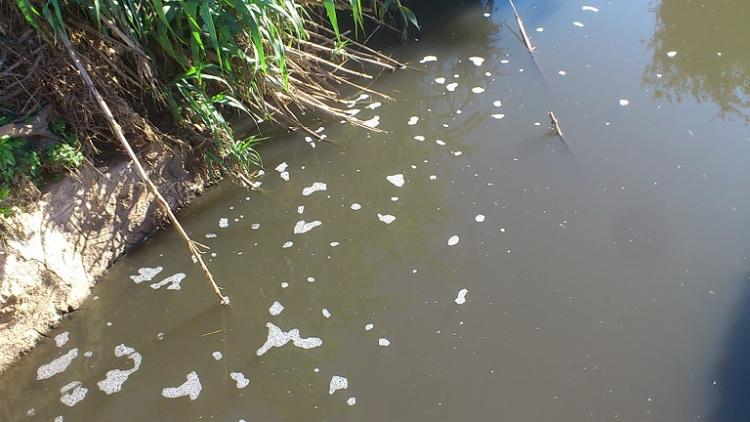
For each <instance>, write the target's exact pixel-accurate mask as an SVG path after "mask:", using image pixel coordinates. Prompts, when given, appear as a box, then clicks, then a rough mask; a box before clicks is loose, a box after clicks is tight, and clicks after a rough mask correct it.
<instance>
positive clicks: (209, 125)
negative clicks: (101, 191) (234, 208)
mask: <svg viewBox="0 0 750 422" xmlns="http://www.w3.org/2000/svg"><path fill="white" fill-rule="evenodd" d="M363 3H365V4H363ZM17 6H18V10H19V12H20V13H21V14H22V15H23V16H24V17H25V19H26V20H27V22H28V23H29V24H30V25H32V26H33V27H34V28H36V30H37V31H39V32H40V33H42V34H46V36H48V37H49V38H54V33H55V31H56V29H58V28H60V29H62V30H64V31H71V29H72V28H73V27H71V26H70V25H71V23H72V22H76V25H77V27H76V28H75V29H76V30H81V29H82V28H81V25H83V26H87V27H88V29H92V28H93V29H95V30H96V31H98V32H99V33H101V34H102V35H103V36H104V37H103V39H105V40H106V39H111V40H117V42H118V43H120V44H125V45H128V46H130V49H131V50H133V51H134V52H136V53H138V54H135V55H134V56H135V57H142V58H141V60H140V62H138V61H136V62H130V63H122V64H123V65H124V66H130V67H131V68H133V70H134V72H135V73H138V74H140V75H146V78H149V79H150V80H149V83H150V85H149V86H151V87H152V88H150V89H149V90H148V91H147V92H145V93H144V94H145V95H146V96H147V97H149V98H150V100H151V102H152V103H153V104H160V105H164V107H165V108H168V110H169V111H170V113H171V116H172V119H173V120H174V121H175V122H178V123H179V124H181V125H183V126H184V127H186V128H190V129H191V130H197V131H198V132H200V133H204V134H208V135H210V138H211V139H212V144H211V147H210V148H208V150H207V155H208V156H209V157H210V158H211V160H212V162H213V163H215V164H216V165H218V166H219V167H220V168H221V169H222V170H224V171H225V172H226V173H229V174H231V173H232V172H243V173H248V172H249V171H250V169H251V168H253V167H254V166H262V162H261V160H260V156H259V155H258V154H257V152H256V151H255V148H254V146H255V144H256V143H257V138H256V137H255V136H253V137H249V138H238V137H236V136H235V134H234V133H233V131H232V128H231V127H230V125H229V124H228V122H227V119H228V117H237V116H239V115H246V116H247V118H251V119H253V120H255V121H259V120H262V119H268V118H269V117H270V114H271V113H270V111H269V108H270V107H271V105H273V110H285V112H286V113H291V111H288V110H289V109H290V107H288V106H289V104H295V105H301V103H299V102H297V100H298V99H300V98H302V97H303V94H308V93H309V92H313V96H315V95H318V94H316V93H315V92H316V91H315V89H311V88H310V87H311V86H313V88H314V86H315V84H316V83H317V79H316V78H320V76H310V74H307V72H306V71H305V69H311V70H315V71H316V72H315V73H316V74H320V73H321V72H320V71H323V72H326V71H327V72H330V73H331V76H332V75H333V73H334V72H336V70H335V69H333V70H332V69H320V67H321V65H320V64H319V63H317V62H312V61H308V60H306V59H305V57H306V56H305V55H304V53H300V51H302V50H303V49H302V48H301V47H300V46H299V44H298V42H299V41H313V42H315V43H321V42H325V41H322V40H321V38H320V37H314V38H313V37H311V29H310V28H311V26H310V25H309V23H310V22H311V21H312V20H313V19H314V15H315V14H317V13H318V12H319V11H324V12H325V16H327V19H328V24H329V25H330V26H331V27H332V29H333V31H334V33H335V38H336V39H334V40H331V44H332V45H331V47H332V48H334V51H336V52H338V51H341V50H342V49H346V48H348V47H347V42H346V41H344V40H343V39H342V34H341V28H340V23H339V18H340V16H343V15H345V14H346V15H351V19H352V20H353V27H354V32H355V37H356V36H361V35H362V34H364V31H365V20H366V18H367V16H370V17H371V18H372V19H380V20H385V19H387V18H388V16H389V15H390V14H391V13H393V15H396V16H401V18H402V19H403V22H404V24H405V25H404V28H407V27H408V26H409V24H411V25H413V26H417V20H416V17H415V16H414V13H413V12H412V11H411V10H410V9H408V8H407V7H406V6H404V5H403V4H402V3H401V0H364V1H363V0H338V1H334V0H317V1H312V0H309V1H306V0H117V1H115V0H67V1H65V0H44V1H33V0H17ZM80 22H83V23H82V24H81V23H80ZM417 27H418V26H417ZM105 37H106V38H105ZM292 53H293V54H292ZM318 54H320V53H318ZM331 56H332V57H327V58H326V60H337V59H341V58H342V56H340V55H338V54H335V53H334V54H331ZM323 75H324V76H322V78H324V79H325V78H326V77H328V76H326V75H325V73H323ZM304 98H305V99H307V97H304ZM318 99H319V98H318V97H314V101H305V102H304V105H305V106H306V107H311V106H313V107H315V106H318V107H321V108H322V109H325V108H326V107H327V105H326V104H328V103H327V102H326V101H329V102H331V101H332V102H335V99H333V98H323V99H320V104H324V105H318V102H317V101H318ZM61 148H62V147H61ZM55 156H56V157H60V159H67V160H68V161H70V159H71V158H70V157H69V156H70V151H63V150H60V151H58V152H56V153H55ZM63 157H68V158H63Z"/></svg>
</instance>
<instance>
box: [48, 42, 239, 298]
mask: <svg viewBox="0 0 750 422" xmlns="http://www.w3.org/2000/svg"><path fill="white" fill-rule="evenodd" d="M57 36H58V37H59V38H60V39H61V40H62V42H63V44H64V45H65V48H66V50H68V54H70V58H71V60H72V61H73V64H74V65H75V67H76V69H78V72H79V74H80V75H81V78H82V79H83V81H84V83H85V84H86V86H87V87H88V89H89V91H90V92H91V95H92V96H93V97H94V99H95V100H96V102H97V104H98V105H99V108H100V109H101V112H102V114H104V117H105V119H106V120H107V122H108V123H109V125H110V127H111V129H112V132H114V134H115V136H116V137H117V139H118V140H119V141H120V144H121V145H122V147H123V149H124V150H125V152H126V153H127V154H128V156H129V157H130V160H131V161H132V162H133V165H134V166H135V168H136V170H137V172H138V175H139V176H140V178H141V180H143V182H144V183H145V184H146V187H147V188H148V190H149V191H150V192H151V194H153V195H154V197H155V198H156V200H157V202H158V203H159V205H160V206H161V207H162V208H163V209H164V212H165V213H166V214H167V216H168V217H169V220H170V221H171V222H172V224H173V225H174V226H175V228H176V229H177V232H178V233H179V234H180V236H181V237H182V238H183V240H185V242H186V243H187V246H188V251H190V253H191V255H192V256H193V257H195V260H196V261H197V262H198V264H200V266H201V269H202V270H203V272H204V273H205V274H206V277H207V278H208V281H209V283H210V284H211V287H212V289H213V291H214V293H216V296H218V297H219V300H220V302H221V304H223V305H229V297H228V296H224V295H223V294H222V293H221V290H219V286H217V285H216V281H214V277H213V275H212V274H211V271H209V269H208V267H207V266H206V263H205V262H204V261H203V258H202V257H201V254H202V252H201V251H200V250H199V249H198V246H197V245H198V243H196V242H195V241H193V240H192V239H191V238H190V236H188V234H187V232H185V229H183V228H182V225H181V224H180V222H179V220H177V217H176V216H175V215H174V213H173V212H172V208H171V207H170V206H169V203H168V202H167V200H166V199H164V197H163V196H162V195H161V193H160V192H159V189H158V188H157V187H156V185H155V184H154V182H152V181H151V178H149V177H148V174H147V173H146V170H145V169H144V168H143V165H142V164H141V162H140V160H139V159H138V156H137V155H136V154H135V151H133V148H131V146H130V143H129V142H128V140H127V139H125V134H124V133H123V132H122V128H121V127H120V124H119V123H117V121H116V120H115V118H114V116H113V115H112V111H111V110H110V108H109V106H108V105H107V102H106V101H104V98H103V97H102V95H101V94H100V93H99V90H98V89H97V88H96V86H95V85H94V82H93V80H91V77H90V76H89V74H88V72H87V71H86V68H85V67H84V66H83V64H82V63H81V60H80V59H79V57H78V54H77V53H76V51H75V49H73V45H72V44H71V42H70V39H68V36H67V34H65V32H63V31H62V30H60V29H58V30H57Z"/></svg>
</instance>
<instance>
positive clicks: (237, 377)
mask: <svg viewBox="0 0 750 422" xmlns="http://www.w3.org/2000/svg"><path fill="white" fill-rule="evenodd" d="M229 378H231V379H233V380H234V382H235V385H236V387H237V388H238V389H240V390H241V389H243V388H245V387H247V385H248V384H250V380H249V379H247V378H246V377H245V374H243V373H242V372H230V373H229Z"/></svg>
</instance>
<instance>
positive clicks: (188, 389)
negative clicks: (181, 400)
mask: <svg viewBox="0 0 750 422" xmlns="http://www.w3.org/2000/svg"><path fill="white" fill-rule="evenodd" d="M185 378H186V381H185V382H184V383H182V384H181V385H179V386H177V387H165V388H163V389H162V390H161V395H162V396H164V397H166V398H168V399H176V398H178V397H185V396H188V397H190V400H195V399H197V398H198V396H199V395H200V394H201V390H203V386H202V385H201V380H200V379H199V378H198V374H196V373H195V371H192V372H190V373H189V374H187V375H186V376H185Z"/></svg>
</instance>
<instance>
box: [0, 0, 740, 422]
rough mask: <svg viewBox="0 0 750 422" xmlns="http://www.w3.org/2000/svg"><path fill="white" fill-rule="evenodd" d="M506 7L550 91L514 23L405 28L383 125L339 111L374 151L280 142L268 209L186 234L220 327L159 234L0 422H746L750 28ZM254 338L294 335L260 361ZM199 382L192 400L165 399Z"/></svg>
mask: <svg viewBox="0 0 750 422" xmlns="http://www.w3.org/2000/svg"><path fill="white" fill-rule="evenodd" d="M451 3H452V2H451ZM518 3H519V5H518V6H519V9H520V11H521V14H522V15H523V17H524V20H525V22H526V25H527V26H528V29H529V32H530V33H531V35H532V37H533V41H534V43H535V44H536V46H537V49H538V50H537V53H536V56H537V58H538V63H539V65H540V66H541V71H542V72H540V71H539V70H538V69H537V68H536V66H535V64H534V62H533V61H532V60H531V59H530V57H529V55H528V54H527V53H526V52H525V50H524V49H523V46H522V44H521V43H520V41H519V40H518V39H517V38H516V37H515V36H514V35H513V34H512V33H511V31H510V30H509V28H508V27H506V26H504V24H507V25H508V26H509V27H510V28H512V29H513V30H515V23H514V19H513V18H512V15H511V14H510V11H509V8H508V7H507V6H506V4H505V2H503V1H500V2H498V3H497V4H495V5H494V6H492V5H488V6H481V5H467V6H463V7H460V8H459V7H456V6H455V5H454V6H453V7H452V8H451V12H450V13H442V14H438V13H437V12H435V11H429V10H421V11H418V14H420V16H422V17H423V18H422V22H423V24H424V27H425V30H424V32H423V33H422V34H421V35H420V38H421V39H420V41H419V42H412V43H408V44H406V45H404V46H403V47H400V48H396V49H393V50H392V52H393V54H394V55H395V56H397V57H399V58H401V59H403V60H408V61H409V62H410V63H412V64H413V65H414V66H415V68H416V69H417V70H416V71H407V72H397V73H394V74H388V75H384V76H383V77H382V79H381V80H380V81H379V82H378V83H377V84H376V86H375V87H376V88H377V89H379V90H381V91H383V92H386V93H388V94H390V95H392V96H394V97H396V98H398V102H397V103H387V102H385V101H384V104H383V105H382V106H381V107H379V108H376V109H374V110H373V109H368V108H365V107H366V106H367V105H368V104H370V103H371V102H372V101H371V100H367V101H363V102H361V103H360V104H358V105H357V106H356V108H360V109H362V111H361V112H360V114H359V116H360V117H362V118H364V119H370V118H372V117H373V116H375V115H379V116H380V126H379V128H381V129H385V130H387V131H388V132H389V133H388V134H376V133H366V132H364V131H362V130H359V129H354V128H350V127H346V126H344V125H341V124H339V123H337V122H326V123H325V124H324V126H326V129H325V133H326V134H327V135H328V137H329V139H331V140H333V141H334V142H336V144H335V145H334V144H328V143H324V144H319V145H318V146H317V148H315V149H312V148H310V147H309V146H308V145H307V144H306V143H305V142H304V141H303V136H294V137H290V138H288V139H280V140H277V141H275V142H273V143H270V144H268V145H267V146H265V147H264V150H263V155H264V158H265V162H266V165H267V167H268V170H269V174H268V175H267V176H266V177H265V178H264V179H263V185H262V192H252V193H248V192H245V191H243V190H241V189H239V188H237V187H235V186H232V185H230V184H228V183H226V184H222V185H220V186H218V187H217V188H215V189H213V190H211V191H210V192H208V193H207V194H206V195H205V196H203V197H202V198H200V199H199V200H198V201H197V202H196V204H195V205H193V206H192V207H191V208H190V209H188V210H187V211H186V212H184V213H183V214H182V220H183V222H184V223H185V225H186V226H187V227H188V228H189V229H190V231H191V233H192V234H193V235H194V236H195V237H196V238H200V239H201V241H203V242H204V243H206V244H208V245H210V246H211V248H212V252H213V253H215V254H216V255H215V256H213V257H212V258H211V261H210V266H211V268H212V270H213V271H214V272H215V274H216V276H217V278H218V280H219V281H220V284H221V285H223V287H225V288H226V291H227V293H228V294H229V295H230V296H231V298H232V306H231V307H230V308H224V307H221V306H217V305H216V303H215V298H214V297H213V296H212V294H211V292H210V291H209V289H208V287H207V286H206V284H205V281H204V280H203V277H202V275H201V273H200V272H199V271H198V270H197V268H196V267H195V266H194V265H192V264H191V263H190V260H189V258H188V257H186V256H185V253H184V250H183V245H182V243H181V241H180V240H179V238H178V237H177V236H176V235H175V234H174V233H173V232H172V231H168V232H163V233H159V234H157V235H155V236H153V238H152V239H151V240H149V241H148V243H146V245H145V246H143V247H142V248H140V249H138V251H136V252H135V253H134V254H132V255H131V256H128V257H127V258H124V259H122V260H121V261H120V262H119V263H118V264H117V265H116V266H115V267H114V268H113V269H112V271H111V272H110V273H109V274H108V276H107V277H105V279H104V280H102V282H101V283H100V285H99V286H98V287H97V289H96V290H95V292H94V294H96V295H98V298H94V299H90V300H89V301H88V302H87V303H86V304H85V306H84V307H83V309H82V310H80V311H79V312H76V313H74V314H73V315H72V316H71V317H70V318H68V319H67V321H66V322H65V323H64V324H63V325H62V326H61V327H59V328H58V329H56V330H55V331H54V332H53V333H52V334H53V336H54V335H58V334H61V333H64V332H68V333H69V341H68V342H67V343H66V344H64V345H62V347H57V346H56V345H55V342H54V341H53V340H52V339H50V341H48V342H47V343H46V344H43V345H41V346H40V347H39V348H37V349H36V350H34V351H33V353H31V355H29V356H27V357H26V358H24V359H23V360H22V361H21V363H20V364H19V365H18V366H17V367H16V368H14V369H13V370H11V371H10V372H9V373H7V374H6V375H4V376H3V377H2V378H0V419H2V420H12V421H16V420H30V421H34V420H39V421H50V420H54V418H56V417H58V416H62V417H64V421H90V420H123V421H125V420H154V421H156V420H158V421H184V420H198V419H204V420H218V421H238V420H241V419H244V420H246V421H298V420H299V421H307V420H310V421H313V420H314V421H323V420H325V421H459V420H466V421H480V420H481V421H499V420H509V421H540V420H556V421H580V420H596V421H598V420H616V419H619V420H626V421H635V420H637V421H688V420H720V421H736V420H748V418H750V400H749V399H748V398H749V397H750V340H749V339H750V285H749V284H748V283H749V281H748V273H749V272H750V263H749V262H748V258H747V257H748V251H749V250H750V189H748V185H749V183H748V182H750V166H748V163H750V133H749V132H748V127H747V120H748V116H749V115H748V110H749V109H748V107H747V106H748V94H749V93H750V82H749V81H750V50H749V49H748V48H747V40H748V39H750V26H748V25H747V16H749V15H750V3H748V2H746V1H745V0H717V1H710V2H709V1H704V2H699V1H690V0H662V1H648V0H612V1H608V2H604V1H591V2H579V1H544V2H531V1H519V2H518ZM584 5H587V6H595V7H596V8H598V11H594V10H592V9H591V8H586V10H583V9H582V6H584ZM446 7H448V6H446ZM486 12H487V13H491V15H490V16H489V17H485V16H483V14H484V13H486ZM430 13H433V14H434V15H430ZM576 22H577V23H576ZM537 28H540V29H539V30H537ZM541 28H543V31H541ZM673 52H674V53H673ZM428 55H434V56H436V57H437V61H434V62H426V63H423V64H420V63H419V61H420V60H421V59H422V58H423V57H425V56H428ZM473 56H476V57H481V58H483V59H484V61H483V63H481V65H479V66H477V65H475V63H473V62H472V61H470V60H469V58H470V57H473ZM473 61H474V62H476V63H479V62H480V60H477V59H474V60H473ZM506 61H507V62H506ZM485 72H489V73H487V74H486V73H485ZM560 72H563V73H562V74H561V73H560ZM454 74H455V75H458V76H456V77H454ZM438 77H444V78H446V79H447V80H446V81H445V83H443V84H439V83H436V82H435V81H434V80H435V78H438ZM452 82H457V83H458V86H457V87H456V88H455V90H454V91H448V90H447V89H446V87H447V85H448V84H450V83H452ZM473 87H481V88H484V89H485V91H484V92H482V93H474V92H472V88H473ZM494 101H501V102H502V105H501V106H499V107H496V106H495V105H493V102H494ZM498 104H499V103H498ZM621 104H622V105H621ZM625 104H627V105H625ZM459 110H460V113H459ZM550 110H553V111H555V113H556V114H557V115H558V117H559V118H560V121H561V123H562V128H563V130H564V131H565V134H566V138H567V141H568V145H567V148H566V146H565V145H564V144H563V143H561V141H560V140H559V139H558V138H556V137H552V136H547V135H546V128H545V126H546V125H547V122H548V119H547V117H546V116H547V112H548V111H550ZM493 114H494V115H495V116H494V117H493V116H492V115H493ZM501 114H502V115H504V117H503V118H501V119H498V117H500V115H501ZM410 116H417V117H418V118H419V120H418V121H417V122H416V124H414V125H410V124H408V123H409V121H410ZM415 136H423V137H424V141H419V140H415V139H414V137H415ZM420 139H421V138H420ZM437 140H442V141H444V143H445V145H438V143H436V142H437ZM282 162H286V163H288V169H287V171H288V172H289V181H284V180H283V179H282V178H281V177H280V176H279V173H278V172H277V171H275V170H274V168H275V167H276V166H277V165H279V164H280V163H282ZM398 174H402V175H403V179H404V183H403V186H402V187H397V186H396V185H394V184H393V183H391V182H390V181H389V180H387V179H386V176H389V175H390V176H393V175H398ZM392 181H393V182H394V183H395V184H397V185H400V184H401V183H400V178H399V177H393V178H392ZM314 182H321V183H325V184H326V190H325V191H318V192H315V193H312V194H310V195H309V196H304V195H303V189H304V188H305V187H309V186H312V185H313V183H314ZM354 203H357V204H360V206H361V209H359V210H353V209H352V205H353V204H354ZM299 206H304V210H303V211H302V214H301V215H300V214H299V213H298V207H299ZM355 208H357V207H356V206H355ZM378 214H381V217H382V219H383V220H386V221H388V217H387V216H388V215H392V216H395V220H394V221H392V222H391V223H390V224H386V223H384V222H382V221H380V219H379V218H378ZM480 215H481V217H480ZM222 218H226V219H227V223H228V226H227V227H220V225H223V224H220V220H221V219H222ZM300 220H304V222H305V223H310V222H314V221H320V222H321V223H322V224H321V225H320V226H317V227H313V226H314V224H313V225H308V226H307V227H305V228H307V229H310V230H309V232H307V233H304V234H294V233H293V229H294V227H295V225H296V224H297V222H298V221H300ZM477 220H480V221H477ZM253 224H258V225H259V226H254V225H253ZM303 224H304V223H303ZM300 227H301V228H302V224H300ZM303 229H304V228H303ZM209 233H215V234H216V237H210V238H204V236H205V235H206V234H209ZM453 236H458V243H457V244H455V245H453V246H450V245H449V242H450V243H454V242H455V238H453V241H449V239H451V238H452V237H453ZM288 241H292V242H293V245H292V246H291V247H288V248H284V247H283V246H282V245H284V244H285V243H286V242H288ZM157 266H161V267H163V271H161V273H159V274H158V275H157V276H155V277H154V278H153V280H151V281H148V282H146V281H144V282H142V283H140V284H136V283H134V282H133V281H132V280H131V279H130V277H129V276H131V275H134V274H137V273H138V270H139V268H142V267H157ZM176 273H185V274H186V275H187V276H186V277H185V279H184V280H183V281H182V282H181V284H180V286H181V289H180V290H169V289H167V287H168V286H169V285H168V284H167V285H165V286H162V287H161V288H159V289H153V288H151V287H149V285H150V284H152V283H156V282H158V281H160V280H162V279H164V278H166V277H167V276H171V275H173V274H176ZM311 277H312V278H314V282H310V281H308V280H313V279H311ZM284 286H286V287H284ZM462 289H466V290H468V292H465V291H464V292H462ZM464 294H465V302H464V303H460V304H459V303H457V302H463V301H462V300H460V299H461V298H460V296H463V295H464ZM275 301H278V302H279V303H280V304H281V305H282V306H283V311H282V312H281V313H280V314H278V315H271V313H270V312H269V308H270V307H271V306H272V305H273V304H274V302H275ZM278 308H279V307H278V306H275V307H274V309H273V310H274V312H273V313H277V311H278V310H279V309H278ZM324 313H326V314H328V315H329V317H328V318H326V317H325V316H324ZM269 322H270V323H272V324H274V326H272V327H271V329H272V330H275V327H276V326H277V327H279V328H280V330H282V331H284V332H286V331H288V330H292V329H293V328H296V329H299V332H298V333H295V332H291V333H288V336H287V337H289V338H284V336H285V335H283V334H282V335H279V336H277V338H276V340H278V341H279V342H283V340H289V342H288V344H286V345H284V346H283V347H280V348H270V350H267V351H265V350H260V351H259V350H258V349H259V348H261V347H262V346H263V345H264V343H265V342H266V340H267V338H268V334H269V328H268V327H267V326H266V324H267V323H269ZM370 323H371V324H373V328H372V329H371V330H367V329H366V328H365V326H366V324H370ZM295 334H296V335H297V336H296V338H292V337H295ZM316 338H317V339H319V340H317V339H316ZM381 339H382V340H381ZM61 340H62V338H61ZM61 342H62V341H61ZM320 342H322V344H320ZM293 343H294V344H293ZM120 344H124V345H126V346H128V347H130V348H132V349H134V350H130V349H127V348H125V347H120V348H119V349H117V350H116V346H118V345H120ZM385 344H388V345H387V346H385ZM269 346H270V345H269ZM298 346H301V347H298ZM74 348H75V349H77V351H76V352H69V351H70V350H72V349H74ZM85 352H91V353H90V354H89V353H85ZM116 352H117V353H118V354H119V357H118V356H115V353H116ZM214 352H220V353H221V357H220V359H218V360H217V359H216V358H215V357H214V356H213V355H214ZM260 352H265V353H263V354H262V355H261V356H258V353H260ZM66 354H68V355H67V356H68V357H70V356H72V355H76V357H75V358H73V359H72V362H71V363H70V365H69V366H68V367H67V368H66V370H64V371H63V372H61V373H57V374H55V375H52V376H51V377H49V378H47V379H43V380H37V379H36V378H37V373H38V368H39V367H40V366H42V365H43V364H46V363H49V362H50V361H52V360H53V359H56V358H58V357H60V356H63V355H66ZM218 356H219V355H218V354H216V357H218ZM134 365H136V367H137V368H138V369H137V370H136V371H134V372H132V373H130V372H128V371H127V370H128V369H130V368H133V367H134ZM52 369H54V368H52ZM114 369H120V370H121V371H122V372H115V373H110V374H109V376H108V375H107V371H110V370H114ZM51 372H55V371H54V370H52V371H51ZM192 372H194V373H195V376H197V378H198V379H199V382H200V385H201V387H202V389H201V391H200V393H199V394H196V391H195V389H193V390H191V389H190V386H191V385H192V387H195V386H196V385H197V383H193V384H188V385H186V386H185V387H186V388H185V389H184V390H185V391H181V390H180V389H176V390H175V389H172V390H170V389H167V390H166V391H163V389H165V388H169V387H178V386H180V385H181V384H183V383H185V382H186V379H187V378H186V376H188V374H190V373H192ZM232 373H235V374H232ZM236 373H241V374H236ZM42 375H43V376H46V375H49V373H48V372H45V371H44V370H42ZM192 376H193V375H191V377H192ZM334 376H341V377H345V378H346V379H347V380H348V388H347V389H343V390H339V391H335V392H334V393H333V394H329V387H330V384H331V380H332V377H334ZM125 377H127V379H126V380H125V381H124V383H121V382H122V381H123V380H124V379H125ZM105 379H107V380H108V382H105V383H102V384H101V385H97V382H100V381H102V380H105ZM245 379H249V383H247V385H246V386H245V384H246V381H245ZM118 380H119V381H120V382H117V381H118ZM335 380H336V379H334V381H335ZM76 381H77V382H80V385H79V384H73V385H71V386H70V387H69V388H67V389H66V390H67V391H66V393H65V394H61V392H60V390H61V388H63V387H64V386H66V385H67V384H69V383H72V382H76ZM338 381H339V384H341V382H340V381H342V380H338ZM120 384H121V389H120V391H117V392H114V390H117V387H119V386H120ZM334 384H336V382H334ZM238 386H239V387H244V388H238ZM83 389H86V392H85V395H84V394H83ZM104 390H106V392H110V393H111V394H107V393H106V392H105V391H104ZM191 391H192V392H193V394H194V397H195V400H190V398H189V397H187V396H186V397H180V398H166V397H164V395H165V394H166V395H167V396H172V395H176V394H180V393H185V394H188V393H190V392H191ZM61 396H64V397H63V400H64V401H66V402H67V403H68V404H71V403H73V402H75V401H76V400H77V399H80V398H81V397H83V399H82V400H80V401H79V402H77V403H76V404H74V406H72V407H69V406H67V405H66V404H64V403H63V402H61ZM351 398H355V399H354V400H353V399H351ZM350 404H353V405H350ZM31 409H33V412H30V413H33V415H27V412H29V411H30V410H31ZM58 420H63V419H62V418H61V419H58Z"/></svg>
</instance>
